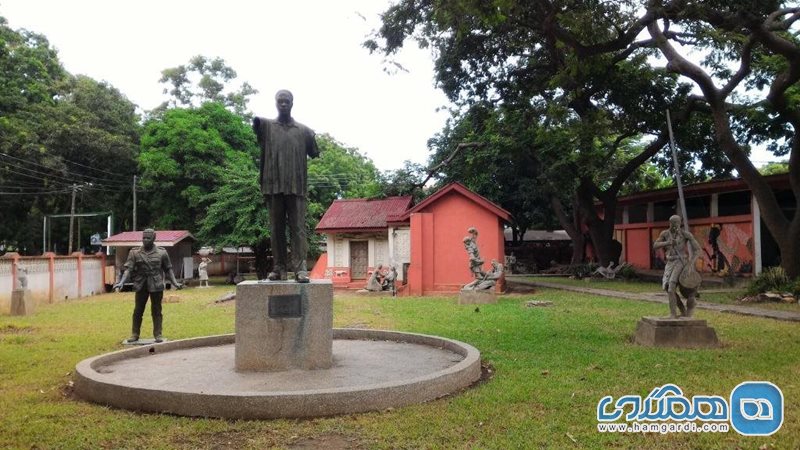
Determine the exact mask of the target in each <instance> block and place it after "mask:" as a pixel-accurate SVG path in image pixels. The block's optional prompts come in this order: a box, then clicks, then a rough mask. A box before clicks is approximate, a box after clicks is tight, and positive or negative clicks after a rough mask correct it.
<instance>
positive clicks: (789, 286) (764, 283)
mask: <svg viewBox="0 0 800 450" xmlns="http://www.w3.org/2000/svg"><path fill="white" fill-rule="evenodd" d="M799 284H800V280H798V281H795V282H792V280H791V279H789V276H788V275H786V271H785V270H783V267H767V268H766V269H765V270H764V271H763V272H761V273H760V274H759V275H758V276H756V277H755V278H753V282H752V283H750V287H748V288H747V293H748V294H749V295H756V294H761V293H764V292H790V291H793V290H794V289H797V288H798V285H799Z"/></svg>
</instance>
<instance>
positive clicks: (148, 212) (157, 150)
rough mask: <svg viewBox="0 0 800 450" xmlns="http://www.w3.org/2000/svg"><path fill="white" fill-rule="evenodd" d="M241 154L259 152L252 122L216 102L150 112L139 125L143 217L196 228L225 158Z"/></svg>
mask: <svg viewBox="0 0 800 450" xmlns="http://www.w3.org/2000/svg"><path fill="white" fill-rule="evenodd" d="M245 157H249V158H251V159H254V158H257V157H258V146H257V144H256V141H255V137H254V135H253V131H252V128H251V127H250V126H249V125H248V124H247V123H245V122H244V121H243V120H242V117H240V116H238V115H236V114H234V113H233V112H231V111H229V110H227V109H226V108H225V107H224V105H222V104H220V103H215V102H206V103H203V105H201V106H199V107H196V108H172V109H168V110H166V111H164V112H163V114H161V115H158V116H155V117H152V118H151V119H149V120H148V121H147V122H146V123H145V125H144V130H143V133H142V139H141V154H140V155H139V167H140V170H141V174H142V183H141V185H142V188H144V189H145V190H146V192H145V195H144V196H143V201H142V206H141V209H142V212H143V218H144V219H145V221H143V222H142V223H150V224H152V225H154V226H156V227H159V228H167V229H185V230H193V229H195V228H196V227H197V224H198V223H199V220H200V219H201V218H202V217H203V216H204V215H205V212H206V211H205V208H206V207H208V205H209V201H208V194H210V193H212V192H214V191H215V190H216V189H217V188H218V187H219V186H221V185H222V184H223V183H224V182H225V179H226V177H227V174H226V173H225V172H224V170H223V168H224V167H225V162H226V161H231V160H234V161H238V160H240V159H242V158H245ZM148 220H149V221H148Z"/></svg>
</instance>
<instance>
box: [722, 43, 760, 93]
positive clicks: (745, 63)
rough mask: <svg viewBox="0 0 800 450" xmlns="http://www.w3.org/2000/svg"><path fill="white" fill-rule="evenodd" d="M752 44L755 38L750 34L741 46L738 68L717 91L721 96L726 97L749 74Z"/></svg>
mask: <svg viewBox="0 0 800 450" xmlns="http://www.w3.org/2000/svg"><path fill="white" fill-rule="evenodd" d="M753 44H755V38H754V36H753V35H750V37H748V38H747V42H745V43H744V46H742V56H741V60H742V62H741V63H740V65H739V70H737V71H736V73H735V74H734V75H733V76H732V77H731V79H730V80H728V83H727V84H725V87H723V88H722V89H721V90H720V91H719V94H720V96H721V98H723V99H724V98H726V97H728V95H730V93H731V92H733V90H734V89H736V86H738V85H739V83H741V82H742V80H744V77H746V76H747V75H749V74H750V61H751V60H752V50H753Z"/></svg>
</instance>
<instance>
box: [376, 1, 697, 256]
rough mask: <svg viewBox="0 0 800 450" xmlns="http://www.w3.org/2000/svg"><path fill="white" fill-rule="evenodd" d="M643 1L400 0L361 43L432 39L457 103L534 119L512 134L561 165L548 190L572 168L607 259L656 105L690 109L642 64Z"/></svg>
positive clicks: (650, 140) (653, 144)
mask: <svg viewBox="0 0 800 450" xmlns="http://www.w3.org/2000/svg"><path fill="white" fill-rule="evenodd" d="M639 9H640V8H639V6H638V5H637V4H636V3H634V2H625V1H620V2H603V3H598V2H590V1H586V2H584V1H577V2H576V1H541V2H522V1H506V2H489V3H487V2H483V1H479V0H465V1H459V2H442V1H437V0H423V1H419V0H405V1H401V2H399V3H397V4H396V5H393V6H392V7H390V8H389V9H388V10H387V11H386V12H385V13H384V15H383V27H382V28H381V29H380V30H379V31H378V32H377V33H376V36H375V38H374V39H372V40H369V41H367V42H366V45H367V47H368V48H370V49H371V50H374V51H381V52H383V53H385V54H389V55H391V54H392V53H394V52H396V51H397V50H398V49H399V48H401V47H402V46H403V44H404V42H405V41H406V40H407V39H409V38H411V39H416V40H417V41H418V42H419V43H420V44H421V45H423V46H430V47H433V48H434V53H435V55H436V63H435V67H436V79H437V83H438V85H439V86H440V87H441V88H442V90H443V91H444V92H445V93H446V94H447V95H448V97H449V98H450V99H451V100H452V101H453V102H454V103H456V105H458V106H460V107H462V108H468V107H470V105H474V104H478V103H483V102H488V103H490V104H494V105H496V106H497V107H498V108H502V109H503V110H505V113H504V114H515V115H518V116H521V117H526V118H527V119H528V120H530V121H531V122H532V123H531V124H528V125H525V124H522V123H521V122H520V126H521V127H523V128H521V129H520V130H518V131H519V133H514V135H513V136H511V137H510V138H512V139H515V138H517V137H519V136H520V134H522V133H524V132H526V131H525V130H530V129H537V130H538V131H537V133H538V134H539V139H538V141H537V142H538V143H539V144H540V146H539V147H538V148H536V147H531V148H529V149H528V151H531V152H534V151H536V152H537V156H536V157H535V158H528V161H534V162H538V163H539V164H540V165H541V166H542V167H543V170H541V172H542V173H545V172H547V170H549V168H552V167H559V168H560V169H561V170H560V172H558V173H557V174H553V175H552V176H550V177H551V178H554V177H555V178H558V181H559V183H558V185H557V186H552V187H551V189H550V192H561V191H562V187H563V186H564V184H563V183H561V181H562V180H563V179H564V178H571V179H572V180H573V182H574V185H573V187H574V201H573V203H574V204H575V205H576V206H577V207H578V208H579V210H580V211H579V212H580V215H581V216H582V218H583V220H584V221H585V222H586V224H587V225H588V228H589V232H590V235H591V238H592V242H593V243H594V247H595V251H596V254H597V256H598V257H599V259H600V262H601V263H603V264H605V263H607V262H608V261H609V259H610V258H611V257H612V256H613V255H612V244H611V243H612V238H613V229H614V218H615V216H616V197H617V195H618V194H619V192H620V190H621V189H622V186H623V184H624V183H625V181H626V180H627V179H628V178H629V177H630V176H631V175H633V174H634V173H636V171H637V169H638V168H639V167H640V166H641V165H642V164H643V163H644V162H645V161H647V160H648V159H649V158H651V157H652V156H653V155H655V154H657V153H658V151H659V150H661V149H662V148H663V147H664V145H665V144H666V142H667V132H666V126H665V120H664V114H663V112H664V111H665V110H666V109H667V107H668V106H673V107H674V108H675V111H674V120H675V121H676V122H678V123H681V122H683V121H686V120H688V119H689V117H690V114H691V112H692V111H693V109H694V103H693V102H691V101H689V100H688V99H687V98H686V95H687V92H688V87H686V86H680V85H679V84H678V83H677V81H676V79H677V77H675V76H674V75H672V74H669V73H667V72H666V71H664V70H658V69H654V68H652V67H650V66H649V64H648V60H647V59H648V57H649V55H650V54H651V53H652V50H651V49H650V47H652V42H641V41H636V37H637V36H638V35H639V34H640V33H641V32H642V31H643V30H644V28H645V27H646V25H647V23H648V21H649V20H651V18H650V17H649V16H647V17H644V18H643V17H640V16H639ZM637 142H638V143H644V144H645V145H635V144H637ZM637 149H638V153H632V150H637ZM544 169H546V170H544ZM554 200H560V199H558V198H555V199H554ZM598 204H599V205H600V208H599V209H598V207H597V206H596V205H598ZM564 209H565V208H561V210H562V211H561V212H563V210H564ZM559 217H567V215H565V214H559ZM565 228H567V229H568V230H569V229H570V228H568V227H567V226H566V224H565ZM573 228H574V227H573ZM579 231H580V230H579V229H573V230H572V234H574V236H573V238H575V239H579V236H577V234H578V233H579Z"/></svg>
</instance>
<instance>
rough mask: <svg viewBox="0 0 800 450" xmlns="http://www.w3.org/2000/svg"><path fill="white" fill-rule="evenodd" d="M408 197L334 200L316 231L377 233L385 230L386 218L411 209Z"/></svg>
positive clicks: (410, 199) (409, 197)
mask: <svg viewBox="0 0 800 450" xmlns="http://www.w3.org/2000/svg"><path fill="white" fill-rule="evenodd" d="M411 201H412V198H411V196H410V195H406V196H402V197H388V198H384V199H374V200H370V199H365V198H354V199H345V200H334V201H333V203H332V204H331V206H330V207H329V208H328V210H327V211H325V215H323V216H322V219H320V221H319V224H318V225H317V231H346V230H357V231H378V230H381V229H386V228H387V225H386V218H387V217H389V216H398V215H401V214H403V213H404V212H405V211H406V210H407V209H408V208H409V207H411Z"/></svg>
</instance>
